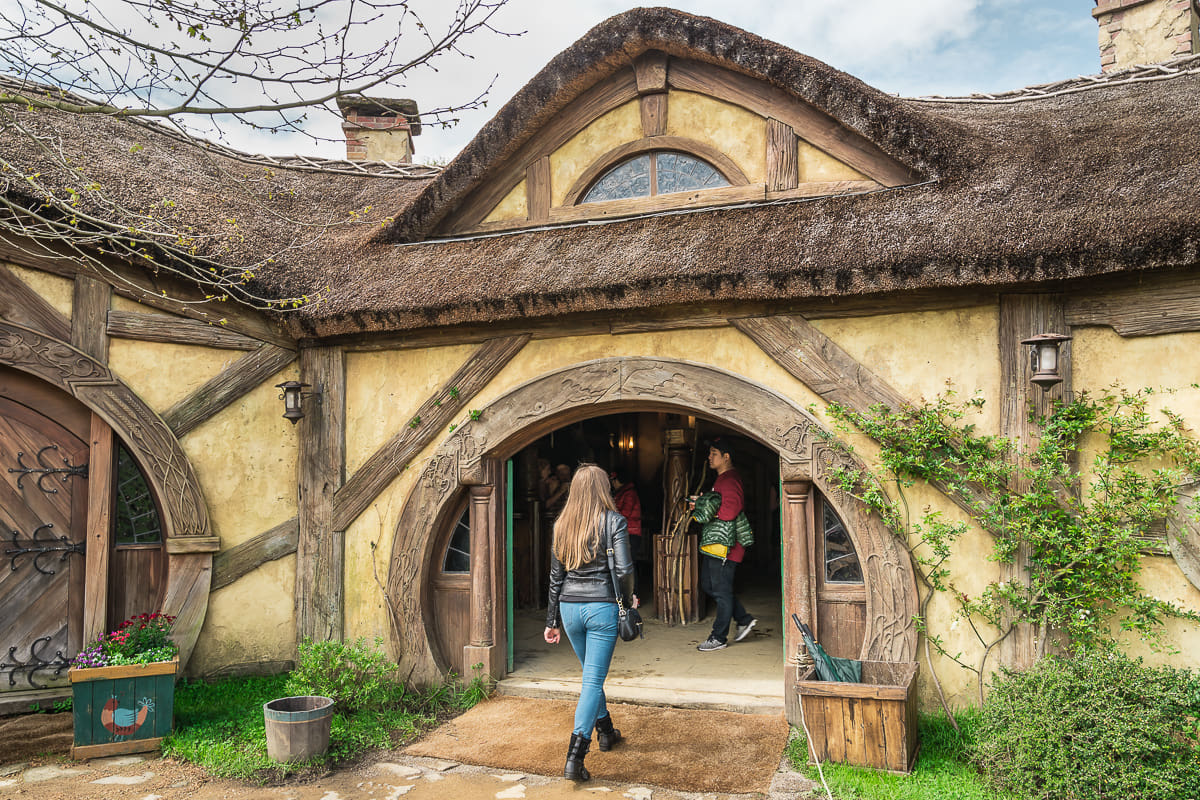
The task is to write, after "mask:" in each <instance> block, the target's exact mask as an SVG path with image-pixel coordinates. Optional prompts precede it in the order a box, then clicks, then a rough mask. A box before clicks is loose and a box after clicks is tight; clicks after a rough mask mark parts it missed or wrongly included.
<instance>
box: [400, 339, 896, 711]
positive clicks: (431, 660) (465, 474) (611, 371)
mask: <svg viewBox="0 0 1200 800" xmlns="http://www.w3.org/2000/svg"><path fill="white" fill-rule="evenodd" d="M624 411H673V412H677V413H686V414H691V415H696V416H701V417H705V418H708V419H713V420H719V421H720V422H721V423H722V424H724V425H727V426H729V427H730V428H732V429H734V430H736V431H738V432H739V433H740V434H742V435H745V436H748V437H750V438H753V439H755V440H757V441H758V442H760V443H762V444H763V445H764V446H766V447H768V448H770V449H772V450H774V451H776V452H777V453H778V454H779V457H780V473H781V478H782V479H783V481H784V483H785V484H798V485H796V486H793V489H794V491H793V494H792V496H788V497H785V500H787V501H789V502H786V503H784V504H783V507H784V515H783V517H784V520H783V522H784V526H785V527H784V531H785V534H786V535H787V536H788V537H789V538H790V539H791V540H792V541H795V542H804V543H806V544H807V542H808V541H809V540H810V538H811V537H809V535H808V531H809V530H810V523H809V516H808V505H809V503H808V500H807V497H808V487H807V486H804V485H803V484H806V483H811V484H815V485H816V486H817V487H818V488H819V489H820V490H821V491H822V493H823V494H824V495H825V497H826V499H828V500H829V501H830V503H831V504H832V505H833V506H834V508H835V509H836V510H837V511H838V513H839V515H841V516H842V519H843V520H844V521H845V522H846V524H847V525H848V526H853V528H854V530H855V532H856V533H855V535H856V537H857V541H858V543H859V544H860V545H861V548H862V549H861V551H860V557H863V558H864V559H866V562H867V563H866V567H865V572H866V574H867V576H868V578H867V579H868V581H869V582H870V585H871V586H872V589H871V591H870V592H868V597H867V605H868V629H867V635H866V637H865V639H864V643H863V655H864V657H869V658H872V659H878V660H893V661H909V660H913V658H914V657H915V654H916V644H917V631H916V628H915V625H914V623H913V616H914V615H915V614H916V611H917V591H916V581H915V576H914V574H913V572H912V565H911V563H910V561H909V559H908V554H907V552H906V551H905V550H904V549H903V548H902V547H901V546H900V545H899V544H898V543H897V542H896V541H895V540H894V536H893V534H892V533H891V531H889V530H888V529H887V528H886V527H885V526H884V525H883V523H882V521H881V520H880V519H879V518H878V516H877V515H874V514H872V513H871V512H870V511H869V510H868V509H867V508H866V507H865V506H862V504H861V503H859V501H857V500H856V499H855V498H853V497H852V496H850V495H848V494H846V493H845V492H843V491H842V490H841V488H840V485H839V482H838V480H837V476H838V474H840V471H841V470H843V469H845V468H863V467H864V465H863V464H862V462H861V461H859V460H858V458H857V457H856V456H855V455H854V454H853V453H852V452H850V451H849V450H848V449H847V448H845V447H842V446H839V445H838V444H837V439H836V435H835V434H834V433H833V432H832V431H830V430H829V429H827V428H825V426H824V425H823V424H822V423H820V422H819V421H818V420H816V419H815V418H814V417H812V416H811V415H810V414H809V413H808V412H807V411H805V410H804V409H803V408H802V407H801V406H800V405H799V404H797V403H795V402H794V401H792V400H791V399H789V398H787V397H785V396H784V395H781V394H779V393H778V392H776V391H774V390H772V389H768V388H767V387H764V386H762V385H760V384H756V383H754V382H752V381H749V380H748V379H746V378H744V377H741V376H738V375H736V374H733V373H730V372H727V371H725V370H721V369H718V368H716V367H712V366H709V365H704V364H696V363H693V362H685V361H674V360H665V359H651V358H640V357H627V358H611V359H599V360H596V361H589V362H585V363H582V364H578V365H574V366H571V367H567V368H564V369H561V370H558V371H555V372H552V373H548V374H545V375H542V376H539V377H537V378H535V379H533V380H531V381H529V382H527V383H525V384H522V385H521V386H518V387H516V388H514V389H512V390H511V391H509V392H508V393H506V394H504V395H502V396H500V397H499V398H497V399H496V400H495V401H493V402H492V403H490V404H489V405H487V406H486V407H485V408H483V409H481V410H480V413H479V414H477V415H475V416H477V419H472V420H470V421H469V422H467V423H466V424H464V425H462V426H460V427H459V428H457V429H456V430H455V431H454V432H453V433H452V434H450V435H449V436H448V437H447V438H445V439H444V440H443V441H442V443H441V444H440V445H438V446H437V448H436V449H435V450H434V452H433V454H432V456H431V457H430V458H429V459H428V461H426V462H425V464H424V467H423V468H422V470H421V472H420V474H419V475H418V477H417V481H416V484H415V486H414V488H413V490H412V492H411V493H410V494H409V496H408V499H407V500H406V501H405V505H404V508H403V510H402V511H401V513H400V517H399V519H398V521H397V525H396V529H395V530H396V534H395V536H394V538H393V543H392V557H391V561H390V564H389V575H388V595H389V596H390V597H391V598H392V599H393V604H394V605H393V612H394V614H395V619H396V620H397V622H398V625H397V631H398V636H397V640H396V641H395V645H396V647H395V651H396V652H397V653H398V656H399V661H400V663H401V666H402V669H404V671H405V673H406V674H408V673H409V671H410V670H411V674H412V676H413V680H414V681H417V682H423V683H434V682H437V681H439V680H441V679H442V677H443V676H442V673H441V669H440V668H439V665H438V661H437V659H436V658H435V657H434V654H433V648H432V646H431V645H432V642H431V641H430V633H429V632H428V631H427V630H426V625H427V624H428V623H429V622H430V620H429V618H428V616H427V612H428V610H429V609H428V605H427V604H425V603H423V596H424V595H425V592H424V591H423V588H424V587H425V586H426V584H427V582H428V580H429V578H430V575H431V572H430V570H431V567H432V566H433V565H434V562H436V560H437V556H436V554H434V553H432V552H431V551H432V549H433V546H434V542H435V540H436V539H437V538H438V536H437V534H438V533H439V532H440V528H439V527H438V525H439V521H441V520H444V517H445V513H446V512H445V509H446V506H447V504H448V503H452V502H454V499H455V497H461V494H460V492H461V491H463V490H464V489H465V490H466V491H470V492H473V493H474V494H475V497H476V499H478V501H479V509H480V515H481V523H480V525H479V526H478V527H479V535H480V536H481V537H486V539H481V540H480V541H481V542H483V541H485V540H486V541H487V543H488V546H489V548H490V550H491V552H492V555H491V556H489V558H488V561H489V563H490V565H491V569H488V570H487V571H486V575H483V574H481V575H480V576H479V581H480V583H476V584H475V585H476V586H477V587H478V588H479V591H480V592H484V591H486V594H481V595H480V597H479V598H478V601H477V602H476V601H474V600H473V608H476V609H477V610H478V613H479V615H480V616H479V618H478V624H477V628H478V631H477V632H479V633H480V634H481V635H480V636H479V637H478V639H477V640H478V641H479V642H480V644H478V645H472V646H473V647H480V648H490V649H486V650H479V651H475V652H478V654H479V656H485V655H486V656H487V657H488V660H487V661H485V663H495V659H499V661H500V662H502V661H503V659H502V658H500V657H499V656H497V655H495V654H496V653H500V654H501V655H502V653H503V651H504V647H503V646H502V645H503V640H502V639H500V638H499V636H500V635H501V634H503V631H502V629H500V628H498V627H497V619H496V617H497V616H498V615H497V614H496V613H495V610H496V609H497V608H502V607H503V606H502V605H500V602H501V601H503V599H504V596H503V594H501V591H502V589H501V587H500V584H501V581H500V580H498V576H502V575H503V572H499V573H498V572H497V570H498V569H503V568H504V565H503V563H501V562H500V560H499V558H498V557H497V554H498V553H502V552H503V542H502V540H500V539H498V538H497V536H499V535H501V534H502V532H503V530H502V529H503V526H502V524H501V522H500V517H499V516H498V514H499V513H501V512H500V510H499V508H498V506H499V503H496V502H494V501H493V498H494V497H495V495H496V493H497V483H496V480H497V479H496V477H495V475H496V470H497V467H496V466H495V465H496V464H497V463H499V462H502V461H503V460H504V459H506V458H509V457H511V456H512V455H514V454H515V453H517V452H518V451H520V450H521V449H522V448H523V447H525V446H527V445H528V444H529V443H530V442H532V441H534V440H536V439H537V438H539V437H541V436H543V435H545V434H546V433H548V432H549V431H551V430H555V429H557V428H560V427H562V426H563V425H567V424H570V423H572V422H575V421H578V420H582V419H587V418H590V417H596V416H602V415H605V414H613V413H620V412H624ZM475 487H479V488H478V489H476V488H475ZM785 494H786V492H785ZM801 497H803V498H804V500H802V501H801V500H800V499H799V498H801ZM483 520H491V521H490V522H486V523H484V522H483ZM474 528H475V526H473V531H474ZM472 539H473V543H474V535H473V537H472ZM806 549H807V548H806V547H805V548H793V547H788V549H787V552H786V554H781V555H782V556H783V557H784V559H785V574H786V575H787V577H788V580H790V581H793V582H795V585H796V588H797V590H798V591H796V592H793V591H792V589H791V588H788V589H787V592H788V594H789V595H790V597H789V603H791V605H790V606H789V607H790V608H794V609H796V613H798V614H800V615H801V618H802V619H812V613H813V608H814V606H813V603H812V600H811V599H809V600H808V602H807V608H806V605H805V598H811V596H812V588H811V583H812V582H811V580H810V579H808V578H807V577H806V576H807V575H808V570H807V568H802V567H801V566H800V563H801V562H798V561H797V559H800V558H802V557H803V558H805V559H807V556H802V554H803V553H804V552H805V551H806ZM473 556H474V547H473ZM474 562H475V559H474V557H473V558H472V564H473V566H474ZM805 563H806V562H805ZM485 580H487V581H490V585H488V584H487V583H484V581H485ZM806 587H807V588H806ZM793 598H794V599H793ZM489 610H490V613H491V619H490V630H491V631H492V632H493V633H492V639H491V640H490V642H488V641H487V640H486V638H485V637H484V636H483V635H482V634H483V633H484V632H485V631H486V630H487V629H488V627H489V626H488V625H485V622H488V621H489V620H488V619H487V616H486V615H487V614H488V613H489ZM785 636H788V637H792V638H789V639H787V641H788V643H789V645H791V644H792V643H793V642H794V636H793V635H792V634H785ZM498 645H500V646H498ZM483 660H484V659H483V658H482V657H477V658H476V661H475V662H472V663H476V662H478V661H483ZM492 674H493V675H494V676H499V675H502V674H503V668H502V667H501V668H500V669H496V670H495V671H494V672H493V673H492ZM794 677H795V676H794V675H789V676H788V680H786V681H785V685H786V684H790V683H791V682H792V679H794ZM797 718H798V717H797Z"/></svg>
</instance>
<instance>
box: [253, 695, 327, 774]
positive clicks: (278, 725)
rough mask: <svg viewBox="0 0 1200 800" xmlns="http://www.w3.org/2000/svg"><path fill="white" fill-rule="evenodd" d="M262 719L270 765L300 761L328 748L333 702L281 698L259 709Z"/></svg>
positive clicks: (301, 698)
mask: <svg viewBox="0 0 1200 800" xmlns="http://www.w3.org/2000/svg"><path fill="white" fill-rule="evenodd" d="M263 718H264V719H265V721H266V724H267V755H268V756H270V757H271V759H272V760H273V761H301V760H303V759H306V758H312V757H313V756H319V755H321V754H322V753H324V752H325V751H326V750H327V749H328V748H329V732H330V728H331V726H332V724H333V701H332V700H330V699H329V698H328V697H319V696H315V695H308V696H303V697H281V698H279V699H278V700H272V701H271V702H269V703H266V704H264V705H263Z"/></svg>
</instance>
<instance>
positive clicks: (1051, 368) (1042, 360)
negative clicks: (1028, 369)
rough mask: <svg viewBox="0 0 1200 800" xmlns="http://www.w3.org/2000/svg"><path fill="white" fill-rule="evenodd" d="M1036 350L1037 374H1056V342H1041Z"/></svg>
mask: <svg viewBox="0 0 1200 800" xmlns="http://www.w3.org/2000/svg"><path fill="white" fill-rule="evenodd" d="M1037 349H1038V372H1058V342H1043V343H1042V344H1039V345H1038V347H1037Z"/></svg>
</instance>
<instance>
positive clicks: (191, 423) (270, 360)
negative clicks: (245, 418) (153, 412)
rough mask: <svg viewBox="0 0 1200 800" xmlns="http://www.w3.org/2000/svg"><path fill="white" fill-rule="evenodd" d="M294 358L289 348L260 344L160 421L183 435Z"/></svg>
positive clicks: (182, 401) (169, 411)
mask: <svg viewBox="0 0 1200 800" xmlns="http://www.w3.org/2000/svg"><path fill="white" fill-rule="evenodd" d="M295 360H296V354H295V353H294V352H292V351H291V350H285V349H283V348H282V347H276V346H275V345H273V344H263V345H260V346H259V348H258V349H257V350H255V351H254V352H252V353H250V354H249V355H246V356H243V357H242V358H240V359H238V360H237V361H236V362H234V363H233V364H232V365H231V366H230V367H229V368H227V369H225V370H222V371H221V373H220V374H218V375H216V376H214V377H213V378H211V379H210V380H208V381H206V382H205V383H204V385H203V386H200V387H199V388H197V389H196V390H195V391H193V392H192V393H191V394H189V395H188V396H187V397H185V398H183V399H182V400H180V401H179V402H178V403H176V404H175V405H173V406H171V408H170V409H168V410H167V411H166V413H164V414H163V421H165V422H166V423H167V425H168V426H169V427H170V428H171V431H172V432H173V433H174V434H175V436H176V437H178V438H183V436H184V435H185V434H187V433H190V432H191V431H193V430H195V429H196V428H197V427H198V426H199V425H200V424H201V423H202V422H204V421H205V420H208V419H211V418H212V417H213V416H215V415H216V414H217V413H218V412H220V411H221V410H222V409H224V408H225V407H227V406H229V405H231V404H232V403H234V402H235V401H237V400H238V399H240V398H241V397H243V396H245V395H246V394H247V393H248V392H250V391H251V390H252V389H255V388H256V387H258V386H260V385H261V384H262V382H263V381H265V380H266V379H267V378H270V377H271V376H272V375H274V374H275V373H276V372H279V370H281V369H283V368H284V367H286V366H287V365H288V364H290V363H292V362H293V361H295Z"/></svg>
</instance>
